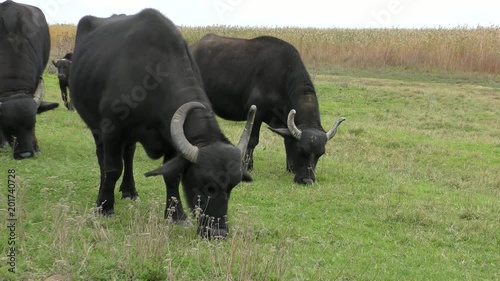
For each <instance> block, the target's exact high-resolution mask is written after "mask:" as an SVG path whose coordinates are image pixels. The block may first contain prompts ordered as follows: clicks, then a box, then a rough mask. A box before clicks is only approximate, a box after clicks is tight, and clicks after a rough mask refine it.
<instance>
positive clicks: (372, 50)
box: [49, 25, 500, 74]
mask: <svg viewBox="0 0 500 281" xmlns="http://www.w3.org/2000/svg"><path fill="white" fill-rule="evenodd" d="M180 30H181V32H182V34H183V36H184V37H185V39H186V40H187V41H188V42H189V43H191V42H194V41H197V40H199V39H200V38H201V37H203V36H204V35H205V34H207V33H215V34H218V35H222V36H230V37H239V38H254V37H257V36H261V35H271V36H275V37H278V38H281V39H283V40H285V41H287V42H290V43H291V44H292V45H294V46H295V47H296V48H297V49H298V50H299V52H300V54H301V56H302V58H303V60H304V62H305V63H306V64H307V65H308V66H309V68H310V69H316V70H324V69H328V68H330V67H331V66H343V67H356V68H375V67H377V68H378V67H400V68H410V69H419V70H447V71H461V72H480V73H493V74H498V73H500V51H499V46H500V27H499V26H491V27H487V28H484V27H479V28H467V27H456V28H451V29H445V28H443V29H340V28H327V29H320V28H292V27H290V28H254V27H230V26H208V27H180ZM50 32H51V40H52V54H51V57H52V58H54V59H56V58H62V57H63V56H64V54H66V52H70V51H71V50H73V47H74V46H73V45H74V41H75V40H74V38H75V33H76V27H75V26H73V25H52V26H50ZM49 71H50V72H52V73H54V71H55V69H54V67H53V66H52V65H50V66H49Z"/></svg>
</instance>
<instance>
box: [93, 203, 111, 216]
mask: <svg viewBox="0 0 500 281" xmlns="http://www.w3.org/2000/svg"><path fill="white" fill-rule="evenodd" d="M96 208H97V213H98V214H99V215H102V216H105V217H110V216H112V215H113V214H114V213H115V210H114V209H113V207H112V206H111V207H109V206H106V205H105V204H104V202H103V203H99V202H97V203H96Z"/></svg>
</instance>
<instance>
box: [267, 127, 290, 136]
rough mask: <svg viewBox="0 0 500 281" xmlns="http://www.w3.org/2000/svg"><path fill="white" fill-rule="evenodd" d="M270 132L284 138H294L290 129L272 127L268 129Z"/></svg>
mask: <svg viewBox="0 0 500 281" xmlns="http://www.w3.org/2000/svg"><path fill="white" fill-rule="evenodd" d="M267 128H268V129H269V130H271V131H272V132H274V133H276V134H278V135H280V136H282V137H284V138H289V137H291V138H293V135H292V133H290V130H288V128H272V127H267Z"/></svg>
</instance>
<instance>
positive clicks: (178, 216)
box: [163, 155, 187, 222]
mask: <svg viewBox="0 0 500 281" xmlns="http://www.w3.org/2000/svg"><path fill="white" fill-rule="evenodd" d="M170 158H171V157H170V155H166V156H165V158H164V160H163V163H164V164H165V163H166V162H167V159H170ZM163 181H164V182H165V186H166V189H167V190H166V191H167V202H166V203H167V204H166V206H165V218H166V219H167V218H172V220H173V221H175V222H179V221H184V220H186V219H187V215H186V213H184V209H183V208H182V203H181V197H180V195H179V184H180V182H181V176H180V175H178V176H176V177H172V176H171V177H169V178H167V177H166V176H163Z"/></svg>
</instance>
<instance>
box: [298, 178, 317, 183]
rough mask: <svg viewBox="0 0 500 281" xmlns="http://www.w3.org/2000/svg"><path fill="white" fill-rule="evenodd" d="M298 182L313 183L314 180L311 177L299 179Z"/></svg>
mask: <svg viewBox="0 0 500 281" xmlns="http://www.w3.org/2000/svg"><path fill="white" fill-rule="evenodd" d="M300 183H302V184H313V183H314V180H313V179H311V178H306V179H301V180H300Z"/></svg>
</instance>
